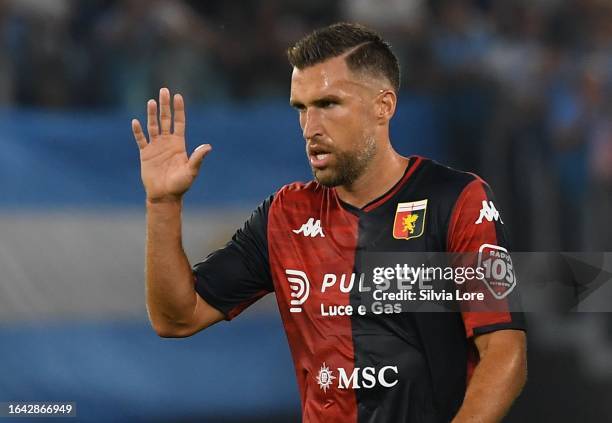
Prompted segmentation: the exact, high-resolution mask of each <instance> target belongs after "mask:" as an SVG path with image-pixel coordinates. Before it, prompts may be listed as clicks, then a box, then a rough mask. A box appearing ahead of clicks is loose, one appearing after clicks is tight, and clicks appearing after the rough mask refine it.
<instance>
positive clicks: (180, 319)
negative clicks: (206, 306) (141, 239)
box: [145, 201, 197, 335]
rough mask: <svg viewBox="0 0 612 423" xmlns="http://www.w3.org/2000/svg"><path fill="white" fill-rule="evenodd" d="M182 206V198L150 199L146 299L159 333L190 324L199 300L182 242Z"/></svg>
mask: <svg viewBox="0 0 612 423" xmlns="http://www.w3.org/2000/svg"><path fill="white" fill-rule="evenodd" d="M181 210H182V203H181V202H180V201H179V202H162V203H151V202H149V201H147V238H146V258H145V281H146V299H147V309H148V312H149V319H150V320H151V324H152V325H153V327H154V328H155V330H156V331H157V332H158V333H159V334H160V335H163V334H165V333H167V332H169V331H171V330H172V329H174V328H180V327H185V326H189V325H190V322H191V320H192V319H193V316H194V313H195V308H196V303H197V298H196V296H197V294H196V292H195V288H194V283H193V275H192V272H191V266H190V265H189V261H188V259H187V256H186V255H185V252H184V250H183V245H182V234H181V223H182V222H181Z"/></svg>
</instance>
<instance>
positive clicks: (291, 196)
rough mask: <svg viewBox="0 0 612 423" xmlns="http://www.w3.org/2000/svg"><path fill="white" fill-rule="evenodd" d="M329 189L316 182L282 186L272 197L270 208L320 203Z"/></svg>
mask: <svg viewBox="0 0 612 423" xmlns="http://www.w3.org/2000/svg"><path fill="white" fill-rule="evenodd" d="M328 191H329V188H326V187H324V186H322V185H320V184H319V183H318V182H316V181H309V182H293V183H290V184H287V185H284V186H282V187H281V188H280V189H279V190H278V191H276V193H275V194H274V196H273V199H272V206H273V207H278V206H285V205H287V204H295V205H302V206H304V205H307V204H309V203H312V202H315V201H320V200H321V199H322V198H323V197H324V196H326V195H328V194H329V192H328Z"/></svg>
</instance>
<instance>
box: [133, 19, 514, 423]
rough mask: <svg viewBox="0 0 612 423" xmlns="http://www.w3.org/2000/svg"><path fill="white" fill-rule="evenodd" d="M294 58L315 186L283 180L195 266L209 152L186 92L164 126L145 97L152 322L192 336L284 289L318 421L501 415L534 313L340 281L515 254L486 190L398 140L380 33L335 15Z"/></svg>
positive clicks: (393, 81)
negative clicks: (464, 257)
mask: <svg viewBox="0 0 612 423" xmlns="http://www.w3.org/2000/svg"><path fill="white" fill-rule="evenodd" d="M288 56H289V61H290V62H291V64H292V65H293V74H292V77H291V99H290V102H291V105H292V106H293V107H294V108H295V109H296V110H297V113H298V115H299V121H300V125H301V128H302V131H303V136H304V139H305V141H306V153H307V157H308V160H309V162H310V165H311V167H312V171H313V175H314V181H311V182H309V183H306V184H303V183H293V184H290V185H286V186H284V187H282V188H281V189H280V190H279V191H277V192H276V193H275V194H274V195H272V196H271V197H270V198H268V199H267V200H265V201H264V202H263V203H262V204H261V205H260V206H259V207H258V208H257V209H256V210H255V211H254V212H253V214H252V216H251V217H250V219H249V220H248V221H247V222H246V223H245V225H244V227H243V228H242V229H240V230H238V231H237V232H236V234H235V235H234V237H233V238H232V240H231V241H230V242H229V243H228V244H227V245H226V246H225V247H224V248H222V249H221V250H218V251H216V252H214V253H212V254H211V255H209V256H208V257H207V258H206V259H205V260H204V261H203V262H201V263H199V264H197V265H195V266H194V268H193V269H192V268H191V267H190V265H189V263H188V261H187V258H186V256H185V253H184V252H183V249H182V243H181V200H182V196H183V194H184V193H185V192H186V191H187V189H188V188H189V187H190V185H191V184H192V182H193V180H194V179H195V177H196V176H197V174H198V169H199V167H200V165H201V163H202V160H203V158H204V156H206V155H207V153H208V152H210V150H211V147H210V145H202V146H200V147H198V148H197V149H196V150H195V151H194V152H193V153H192V155H191V157H188V156H187V154H186V151H185V141H184V130H185V112H184V104H183V99H182V98H181V96H180V95H175V96H174V101H173V103H174V131H173V132H171V125H172V117H171V112H170V93H169V92H168V90H167V89H165V88H164V89H162V90H161V91H160V96H159V125H158V117H157V104H156V102H155V101H154V100H150V101H149V102H148V104H147V114H148V132H149V141H148V142H147V139H146V138H145V135H144V134H143V130H142V128H141V126H140V124H139V123H138V121H136V120H134V121H132V128H133V132H134V136H135V138H136V142H137V144H138V146H139V148H140V158H141V170H142V180H143V183H144V186H145V190H146V195H147V240H146V288H147V290H146V291H147V293H146V295H147V305H148V311H149V318H150V320H151V323H152V325H153V327H154V329H155V330H156V331H157V333H158V334H159V335H160V336H165V337H184V336H190V335H192V334H194V333H196V332H198V331H200V330H202V329H204V328H207V327H208V326H210V325H213V324H214V323H216V322H219V321H220V320H223V319H227V320H231V319H232V318H234V317H235V316H236V315H238V314H239V313H240V312H241V311H242V310H244V309H245V308H246V307H247V306H249V305H250V304H252V303H253V302H254V301H256V300H257V299H259V298H261V297H262V296H264V295H265V294H267V293H269V292H272V291H274V292H275V294H276V297H277V300H278V304H279V310H280V312H281V316H282V319H283V324H284V326H285V331H286V334H287V338H288V341H289V344H290V348H291V352H292V355H293V360H294V364H295V370H296V376H297V380H298V386H299V391H300V395H301V399H302V415H303V421H304V422H393V423H395V422H413V423H414V422H448V421H451V420H452V421H453V422H456V423H459V422H498V421H500V420H501V419H502V418H503V416H504V415H505V413H506V412H507V411H508V409H509V407H510V406H511V404H512V402H513V400H514V399H515V398H516V397H517V396H518V394H519V392H520V391H521V389H522V387H523V385H524V383H525V379H526V358H525V336H524V332H523V329H524V328H523V322H522V319H521V316H520V315H518V314H515V313H510V312H509V311H508V310H506V311H496V312H489V313H478V312H470V311H465V312H463V313H457V312H447V313H406V312H397V311H398V310H396V309H393V310H382V311H381V310H378V311H376V310H374V312H373V310H372V309H366V305H365V304H368V303H367V301H366V300H365V293H364V292H363V291H362V290H361V289H360V286H361V284H359V285H358V284H356V283H355V284H352V286H350V287H349V284H348V282H347V278H342V276H341V275H345V276H346V275H349V276H348V278H350V277H351V276H350V275H355V274H359V273H360V272H361V271H363V269H362V268H361V266H362V263H363V260H362V259H364V255H365V254H367V253H370V252H373V253H375V252H385V251H386V252H388V251H397V252H418V251H430V252H442V251H449V252H463V251H465V252H474V251H478V250H479V248H480V249H481V250H482V248H483V247H484V246H487V247H486V248H492V249H493V250H495V251H502V250H503V251H506V250H504V248H503V244H504V243H505V239H504V235H503V227H502V225H503V223H502V221H501V217H500V216H499V214H498V212H497V210H496V209H495V207H494V204H493V202H492V201H491V193H490V190H489V188H488V186H487V185H486V184H485V183H484V182H483V181H482V180H481V179H479V178H477V177H475V176H474V175H471V174H467V173H463V172H458V171H454V170H452V169H449V168H446V167H444V166H441V165H439V164H437V163H435V162H433V161H430V160H426V159H423V158H421V157H414V156H413V157H402V156H401V155H399V154H398V153H397V152H396V151H395V150H394V149H393V147H392V146H391V143H390V140H389V121H390V120H391V118H392V116H393V114H394V112H395V107H396V103H397V92H398V89H399V66H398V63H397V59H396V58H395V56H394V55H393V53H392V52H391V50H390V48H389V46H388V45H387V44H386V43H385V42H384V41H383V40H382V39H381V38H380V36H379V35H377V34H376V33H375V32H373V31H371V30H369V29H367V28H364V27H362V26H359V25H354V24H335V25H332V26H330V27H327V28H323V29H320V30H318V31H315V32H313V33H312V34H310V35H308V36H307V37H305V38H304V39H302V40H301V41H299V42H298V43H297V44H295V45H294V46H293V47H291V48H290V49H289V51H288ZM398 216H403V217H402V219H398ZM336 278H337V279H340V280H341V282H342V283H343V286H342V284H341V283H334V281H335V280H336ZM347 287H349V288H350V289H347ZM505 294H508V292H506V293H505ZM505 294H504V295H505ZM362 295H363V296H362ZM368 307H369V304H368ZM400 311H401V310H400ZM474 366H475V367H474ZM466 386H467V387H466Z"/></svg>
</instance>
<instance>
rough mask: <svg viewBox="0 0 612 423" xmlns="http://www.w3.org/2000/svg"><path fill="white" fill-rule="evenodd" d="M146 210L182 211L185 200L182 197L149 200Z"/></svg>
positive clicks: (147, 200)
mask: <svg viewBox="0 0 612 423" xmlns="http://www.w3.org/2000/svg"><path fill="white" fill-rule="evenodd" d="M146 208H147V210H148V211H160V212H161V211H173V210H178V211H180V210H182V208H183V199H182V198H181V197H166V198H147V199H146Z"/></svg>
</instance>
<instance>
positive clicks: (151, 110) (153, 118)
mask: <svg viewBox="0 0 612 423" xmlns="http://www.w3.org/2000/svg"><path fill="white" fill-rule="evenodd" d="M147 132H149V139H150V140H151V141H153V139H155V138H157V136H158V135H159V127H158V126H157V103H156V102H155V100H153V99H151V100H149V101H148V102H147Z"/></svg>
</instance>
